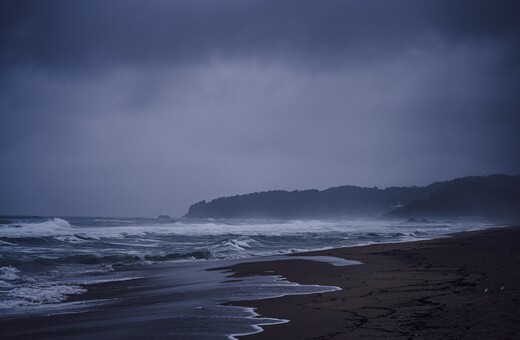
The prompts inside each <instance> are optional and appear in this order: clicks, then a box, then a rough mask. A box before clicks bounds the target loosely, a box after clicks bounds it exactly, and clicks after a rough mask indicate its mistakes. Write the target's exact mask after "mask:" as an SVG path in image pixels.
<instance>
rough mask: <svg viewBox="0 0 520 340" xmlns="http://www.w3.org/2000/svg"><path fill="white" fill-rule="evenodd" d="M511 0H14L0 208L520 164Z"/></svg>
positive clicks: (81, 206) (130, 203)
mask: <svg viewBox="0 0 520 340" xmlns="http://www.w3.org/2000/svg"><path fill="white" fill-rule="evenodd" d="M519 7H520V2H518V1H514V0H513V1H474V0H471V1H469V0H468V1H452V0H449V1H439V0H432V1H416V0H410V1H367V0H359V1H305V0H294V1H281V0H272V1H268V0H264V1H247V0H236V1H225V0H219V1H213V0H207V1H198V0H187V1H170V0H168V1H157V0H155V1H144V0H143V1H133V0H121V1H106V0H101V1H66V0H63V1H18V0H13V1H2V2H1V4H0V214H42V215H80V216H91V215H95V216H156V215H158V214H170V215H172V216H180V215H183V214H184V213H185V212H186V211H187V209H188V207H189V205H190V204H191V203H193V202H196V201H199V200H202V199H206V200H211V199H214V198H217V197H221V196H227V195H234V194H241V193H248V192H253V191H263V190H269V189H285V190H294V189H307V188H316V189H326V188H328V187H331V186H338V185H346V184H352V185H361V186H379V187H386V186H394V185H395V186H401V185H415V184H416V185H424V184H429V183H430V182H433V181H438V180H446V179H451V178H454V177H460V176H467V175H484V174H492V173H506V174H520V152H519V146H520V131H519V129H520V95H519V89H520V41H519V39H520V20H519V19H518V18H520V11H519Z"/></svg>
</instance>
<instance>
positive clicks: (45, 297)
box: [8, 284, 87, 306]
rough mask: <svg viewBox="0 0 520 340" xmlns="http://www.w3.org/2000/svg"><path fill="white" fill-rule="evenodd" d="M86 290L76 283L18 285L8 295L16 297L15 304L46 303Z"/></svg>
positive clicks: (60, 300)
mask: <svg viewBox="0 0 520 340" xmlns="http://www.w3.org/2000/svg"><path fill="white" fill-rule="evenodd" d="M86 291H87V290H86V289H85V288H82V287H80V286H76V285H64V284H56V285H46V286H28V287H19V288H15V289H12V290H11V291H9V293H8V295H9V296H10V297H13V298H17V300H18V302H17V304H18V305H20V306H22V305H32V304H47V303H58V302H62V301H64V300H65V299H66V298H67V296H69V295H75V294H83V293H85V292H86Z"/></svg>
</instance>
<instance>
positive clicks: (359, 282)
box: [230, 226, 520, 340]
mask: <svg viewBox="0 0 520 340" xmlns="http://www.w3.org/2000/svg"><path fill="white" fill-rule="evenodd" d="M518 244H520V227H518V226H515V227H502V228H491V229H486V230H480V231H471V232H462V233H457V234H453V235H450V236H449V237H445V238H437V239H433V240H428V241H415V242H407V243H394V244H376V245H370V246H363V247H353V248H338V249H330V250H325V251H317V252H307V253H300V254H298V256H302V255H313V256H316V255H319V256H336V257H340V258H345V259H348V260H357V261H361V262H363V264H362V265H358V266H346V267H334V266H331V265H329V264H324V263H318V262H310V261H304V260H289V261H272V262H251V263H243V264H238V265H235V266H232V267H230V269H231V270H233V271H234V272H235V274H234V275H233V276H237V277H240V276H250V275H262V274H264V275H267V274H266V273H269V275H273V274H276V275H281V276H283V277H286V278H287V279H288V280H290V281H292V282H297V283H300V284H318V285H329V286H338V287H341V288H342V290H340V291H335V292H330V293H324V294H311V295H299V296H285V297H281V298H275V299H268V300H255V301H243V302H237V303H233V305H237V306H247V307H254V308H256V312H257V313H259V314H260V316H262V317H272V318H278V319H287V320H290V322H288V323H285V324H280V325H276V326H267V327H264V331H263V332H261V333H256V334H253V335H248V336H244V337H243V338H244V339H251V340H253V339H306V338H327V339H344V338H348V339H356V338H380V337H381V338H402V337H419V338H425V337H426V338H428V337H434V338H462V337H463V336H467V337H469V338H508V337H511V338H514V337H518V336H519V335H520V324H519V323H518V322H517V321H518V320H520V310H519V309H518V306H519V304H520V288H518V282H520V252H518V250H517V249H518V248H517V247H518ZM240 338H242V337H240Z"/></svg>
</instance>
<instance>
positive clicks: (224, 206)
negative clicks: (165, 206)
mask: <svg viewBox="0 0 520 340" xmlns="http://www.w3.org/2000/svg"><path fill="white" fill-rule="evenodd" d="M398 203H400V204H401V205H402V207H401V208H395V205H397V204H398ZM392 206H394V207H392ZM381 215H385V216H387V217H454V216H482V217H492V218H495V217H506V218H507V217H516V216H520V176H506V175H492V176H480V177H464V178H458V179H454V180H452V181H448V182H438V183H433V184H431V185H429V186H426V187H392V188H386V189H378V188H362V187H356V186H342V187H334V188H330V189H327V190H323V191H318V190H303V191H290V192H289V191H281V190H278V191H266V192H258V193H252V194H246V195H238V196H231V197H222V198H218V199H215V200H213V201H211V202H209V203H207V202H206V201H201V202H198V203H195V204H193V205H192V206H191V207H190V209H189V211H188V213H187V214H186V216H185V217H190V218H282V219H284V218H300V219H305V218H335V217H349V216H350V217H377V216H381Z"/></svg>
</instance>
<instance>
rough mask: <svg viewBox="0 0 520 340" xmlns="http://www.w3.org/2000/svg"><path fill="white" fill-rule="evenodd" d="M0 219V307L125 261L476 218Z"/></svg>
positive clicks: (433, 231) (210, 256)
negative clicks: (423, 219)
mask: <svg viewBox="0 0 520 340" xmlns="http://www.w3.org/2000/svg"><path fill="white" fill-rule="evenodd" d="M2 222H3V223H2V224H0V297H1V299H0V300H1V303H0V314H2V313H5V312H7V311H9V310H10V311H11V312H12V309H13V308H17V307H23V308H25V309H27V308H30V307H31V306H32V307H37V306H41V305H46V304H56V303H59V302H62V301H65V300H66V299H67V297H68V296H70V295H74V294H82V293H84V292H85V291H86V289H85V288H84V285H85V284H89V283H96V282H104V281H117V280H125V279H129V278H132V277H133V276H132V275H134V276H139V274H129V273H128V272H126V273H125V272H124V271H118V270H115V269H117V268H120V267H122V266H125V265H135V264H153V263H162V262H190V261H206V260H222V259H240V258H256V257H260V256H269V255H280V254H288V253H294V252H299V251H305V250H316V249H324V248H331V247H343V246H354V245H365V244H370V243H378V242H401V241H409V240H417V239H425V238H432V237H436V236H439V235H443V234H446V233H451V232H456V231H462V230H472V229H478V228H482V227H483V226H484V224H483V223H475V221H467V222H435V221H422V222H417V221H411V222H396V221H381V220H329V221H319V220H300V221H296V220H295V221H273V220H211V219H207V220H189V219H144V218H67V219H62V218H25V219H10V220H9V219H8V220H5V219H4V220H3V221H2Z"/></svg>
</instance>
